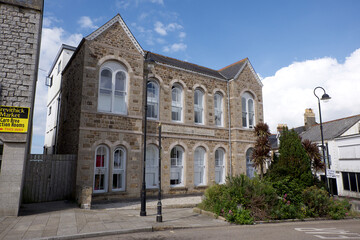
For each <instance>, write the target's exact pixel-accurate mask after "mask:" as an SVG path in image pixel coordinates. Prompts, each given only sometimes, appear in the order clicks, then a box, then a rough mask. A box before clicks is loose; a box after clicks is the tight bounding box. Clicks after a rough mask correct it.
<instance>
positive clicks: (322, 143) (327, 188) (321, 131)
mask: <svg viewBox="0 0 360 240" xmlns="http://www.w3.org/2000/svg"><path fill="white" fill-rule="evenodd" d="M318 88H321V89H322V90H323V91H324V95H325V94H326V92H325V89H323V88H322V87H316V88H315V89H314V95H315V97H317V99H318V106H319V118H320V133H321V149H322V153H323V159H324V163H325V187H326V190H327V191H328V192H329V182H328V178H327V166H326V165H327V163H326V157H325V156H326V155H325V145H324V134H323V125H322V118H321V106H320V98H319V97H318V96H317V95H316V94H315V90H316V89H318ZM324 95H323V96H324ZM328 97H329V96H328ZM328 167H329V168H330V166H328Z"/></svg>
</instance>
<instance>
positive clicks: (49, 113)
mask: <svg viewBox="0 0 360 240" xmlns="http://www.w3.org/2000/svg"><path fill="white" fill-rule="evenodd" d="M50 115H51V106H50V107H49V112H48V116H50Z"/></svg>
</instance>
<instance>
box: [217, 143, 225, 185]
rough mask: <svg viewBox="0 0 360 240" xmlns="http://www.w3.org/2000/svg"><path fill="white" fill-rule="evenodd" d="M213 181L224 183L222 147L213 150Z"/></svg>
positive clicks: (223, 152)
mask: <svg viewBox="0 0 360 240" xmlns="http://www.w3.org/2000/svg"><path fill="white" fill-rule="evenodd" d="M215 183H217V184H224V183H225V151H224V149H222V148H218V149H216V151H215Z"/></svg>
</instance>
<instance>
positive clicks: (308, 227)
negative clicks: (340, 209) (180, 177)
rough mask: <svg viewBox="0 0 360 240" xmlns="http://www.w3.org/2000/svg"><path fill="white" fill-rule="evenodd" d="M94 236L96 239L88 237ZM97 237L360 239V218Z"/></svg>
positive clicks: (272, 239) (108, 238)
mask: <svg viewBox="0 0 360 240" xmlns="http://www.w3.org/2000/svg"><path fill="white" fill-rule="evenodd" d="M87 239H95V238H87ZM96 239H101V240H110V239H119V240H122V239H130V240H142V239H147V240H150V239H160V240H161V239H207V240H209V239H221V240H225V239H232V240H233V239H247V240H248V239H270V240H289V239H291V240H300V239H301V240H303V239H306V240H312V239H316V240H319V239H359V240H360V219H352V220H339V221H307V222H286V223H271V224H269V223H267V224H256V225H251V226H249V225H243V226H237V225H231V226H226V227H213V228H192V229H179V230H166V231H157V232H144V233H132V234H123V235H117V236H106V237H97V238H96Z"/></svg>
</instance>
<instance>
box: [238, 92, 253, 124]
mask: <svg viewBox="0 0 360 240" xmlns="http://www.w3.org/2000/svg"><path fill="white" fill-rule="evenodd" d="M241 108H242V126H243V127H245V128H253V127H254V123H255V118H254V115H255V114H254V99H253V97H252V95H251V94H250V93H248V92H245V93H244V94H243V95H242V97H241Z"/></svg>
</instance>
